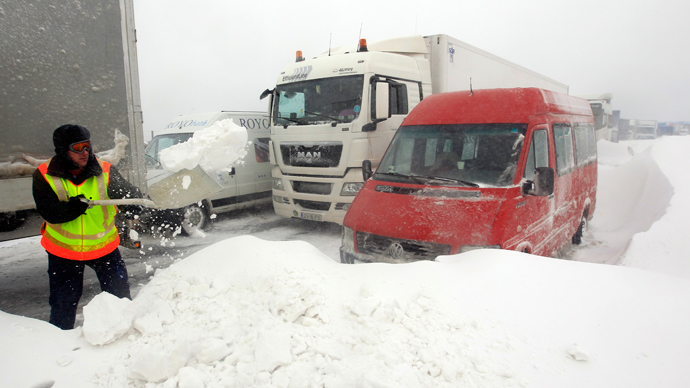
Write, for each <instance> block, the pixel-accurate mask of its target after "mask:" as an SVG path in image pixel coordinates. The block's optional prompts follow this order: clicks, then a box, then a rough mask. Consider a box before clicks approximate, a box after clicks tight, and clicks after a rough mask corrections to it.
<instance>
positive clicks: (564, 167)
mask: <svg viewBox="0 0 690 388" xmlns="http://www.w3.org/2000/svg"><path fill="white" fill-rule="evenodd" d="M553 140H554V144H555V145H556V170H557V171H558V175H563V174H567V173H568V172H570V171H571V170H572V169H573V168H574V167H575V155H573V135H572V128H571V127H570V124H554V125H553Z"/></svg>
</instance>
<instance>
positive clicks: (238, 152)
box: [160, 119, 248, 172]
mask: <svg viewBox="0 0 690 388" xmlns="http://www.w3.org/2000/svg"><path fill="white" fill-rule="evenodd" d="M247 139H248V136H247V130H246V129H244V128H242V127H240V126H239V125H237V124H235V123H234V122H233V121H232V119H225V120H220V121H216V122H215V123H213V124H212V125H210V126H209V127H207V128H204V129H201V130H199V131H196V132H194V135H193V136H192V137H191V138H190V139H189V140H187V141H186V142H184V143H180V144H176V145H174V146H172V147H169V148H166V149H164V150H163V151H161V153H160V162H161V165H162V166H163V168H164V169H165V170H166V171H170V172H178V171H180V170H182V169H185V168H186V169H188V170H191V169H193V168H194V167H196V166H197V165H198V166H200V167H201V168H202V169H204V170H205V171H207V172H211V171H230V169H231V167H232V165H233V164H234V163H236V162H237V161H239V160H240V159H242V158H244V157H245V155H247V149H246V148H247Z"/></svg>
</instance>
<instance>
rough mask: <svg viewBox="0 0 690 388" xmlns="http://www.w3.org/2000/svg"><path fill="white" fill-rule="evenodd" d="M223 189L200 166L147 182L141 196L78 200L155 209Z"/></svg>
mask: <svg viewBox="0 0 690 388" xmlns="http://www.w3.org/2000/svg"><path fill="white" fill-rule="evenodd" d="M221 190H223V187H222V186H221V185H220V184H219V183H218V182H216V181H215V180H214V179H213V178H211V176H209V175H208V174H207V173H206V172H205V171H204V170H203V169H202V168H201V167H199V166H196V167H194V168H193V169H191V170H187V169H183V170H180V171H178V172H176V173H171V174H169V175H167V176H165V177H164V178H163V179H160V180H158V181H156V182H155V183H152V184H150V185H149V190H148V196H149V198H150V199H145V198H125V199H103V200H88V199H82V200H83V201H84V202H86V203H88V204H89V205H91V206H106V205H141V206H146V207H153V208H157V209H178V208H181V207H185V206H187V205H191V204H193V203H196V202H199V201H201V200H203V199H204V198H208V197H209V196H211V195H213V194H215V193H217V192H219V191H221Z"/></svg>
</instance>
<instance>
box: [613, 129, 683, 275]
mask: <svg viewBox="0 0 690 388" xmlns="http://www.w3.org/2000/svg"><path fill="white" fill-rule="evenodd" d="M688 150H690V138H688V137H664V138H662V139H659V140H657V141H655V142H654V145H653V146H652V147H651V148H650V149H648V150H647V151H645V152H646V154H647V156H646V157H649V158H653V160H654V161H655V165H657V166H658V168H659V169H658V171H655V172H654V176H652V177H651V178H652V179H650V180H649V182H646V184H647V186H648V191H649V193H650V195H653V196H656V200H655V198H649V199H648V201H647V202H646V203H645V204H643V205H642V206H646V207H650V205H652V206H651V207H652V208H653V207H654V206H653V205H654V204H656V203H657V202H663V201H664V200H665V201H666V203H667V204H668V205H667V206H668V207H667V208H665V209H663V210H664V213H663V217H661V218H660V219H659V220H658V221H657V222H655V223H654V224H653V225H651V226H650V228H649V229H648V230H647V231H645V232H644V233H639V234H637V235H635V236H634V237H633V239H632V241H631V243H630V246H629V248H628V250H627V251H626V252H625V254H624V255H623V257H622V259H621V261H620V263H619V264H620V265H624V266H629V267H635V268H644V269H649V270H654V271H659V272H663V273H667V274H670V275H675V276H682V277H685V278H690V256H688V254H687V252H690V239H688V237H687V234H688V230H690V181H689V180H688V171H687V169H688V166H690V152H688ZM631 179H637V178H636V177H631ZM663 180H667V181H668V182H669V185H670V186H672V190H669V189H668V188H667V187H666V186H667V185H666V184H665V183H664V182H663ZM669 194H671V195H669ZM655 211H656V212H660V211H661V209H658V208H657V209H655Z"/></svg>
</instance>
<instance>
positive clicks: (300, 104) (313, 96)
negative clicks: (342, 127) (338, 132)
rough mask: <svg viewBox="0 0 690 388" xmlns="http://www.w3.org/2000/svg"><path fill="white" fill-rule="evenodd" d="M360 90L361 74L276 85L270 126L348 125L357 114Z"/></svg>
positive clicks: (359, 106) (361, 89)
mask: <svg viewBox="0 0 690 388" xmlns="http://www.w3.org/2000/svg"><path fill="white" fill-rule="evenodd" d="M363 90H364V76H363V75H351V76H345V77H333V78H320V79H315V80H310V81H303V82H294V83H289V84H283V85H278V86H277V87H276V92H275V101H274V103H273V123H274V124H275V125H283V126H288V125H309V124H323V123H333V122H337V123H349V122H352V120H354V119H356V118H357V117H358V116H359V112H360V111H361V108H362V91H363Z"/></svg>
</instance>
